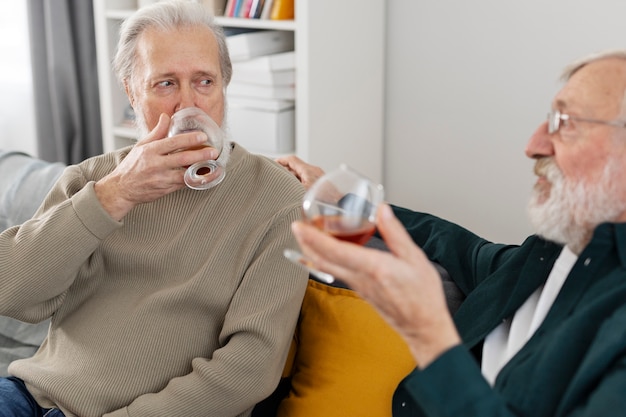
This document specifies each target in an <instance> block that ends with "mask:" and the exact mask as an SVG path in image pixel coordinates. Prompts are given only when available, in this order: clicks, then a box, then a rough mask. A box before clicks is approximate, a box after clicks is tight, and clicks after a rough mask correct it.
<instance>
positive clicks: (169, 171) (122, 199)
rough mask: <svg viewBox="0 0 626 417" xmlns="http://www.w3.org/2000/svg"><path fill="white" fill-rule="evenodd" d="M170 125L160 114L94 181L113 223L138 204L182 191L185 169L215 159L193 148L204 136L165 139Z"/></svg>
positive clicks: (204, 149)
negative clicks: (126, 153)
mask: <svg viewBox="0 0 626 417" xmlns="http://www.w3.org/2000/svg"><path fill="white" fill-rule="evenodd" d="M169 125H170V118H169V116H167V115H166V114H162V115H161V116H160V117H159V122H158V123H157V125H156V126H155V128H154V129H153V130H152V131H151V132H150V133H149V134H148V135H147V136H146V137H144V138H143V139H141V140H140V141H138V142H137V143H136V144H135V146H133V148H132V149H131V151H130V152H129V153H128V155H127V156H126V157H125V158H124V160H122V162H121V163H120V164H119V165H118V166H117V167H116V168H115V169H114V170H113V171H112V172H111V173H110V174H108V175H107V176H105V177H103V178H102V179H100V180H99V181H98V182H96V184H95V191H96V195H97V196H98V199H99V200H100V203H101V204H102V206H103V207H104V209H105V210H106V211H107V212H108V213H109V214H110V215H111V217H112V218H114V219H115V220H118V221H119V220H122V218H124V216H125V215H126V214H127V213H128V212H129V211H130V210H132V209H133V207H135V206H136V205H138V204H142V203H147V202H150V201H154V200H156V199H158V198H160V197H163V196H164V195H167V194H169V193H172V192H174V191H176V190H179V189H181V188H183V187H184V186H185V182H184V179H183V176H184V173H185V167H187V166H189V165H192V164H194V163H196V162H199V161H204V160H209V159H216V158H217V157H218V153H219V152H218V151H217V150H216V149H214V148H209V147H205V146H202V147H200V148H199V149H193V148H195V147H198V146H199V145H201V144H203V143H205V142H206V140H207V137H206V134H205V133H202V132H190V133H185V134H181V135H176V136H173V137H166V136H167V132H168V129H169ZM192 149H193V150H192Z"/></svg>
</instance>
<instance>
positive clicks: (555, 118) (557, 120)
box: [548, 110, 626, 135]
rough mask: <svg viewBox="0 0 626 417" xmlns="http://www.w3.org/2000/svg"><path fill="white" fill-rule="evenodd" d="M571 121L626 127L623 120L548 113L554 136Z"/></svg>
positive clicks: (550, 128)
mask: <svg viewBox="0 0 626 417" xmlns="http://www.w3.org/2000/svg"><path fill="white" fill-rule="evenodd" d="M570 120H573V121H575V122H585V123H597V124H603V125H609V126H616V127H626V122H624V121H622V120H598V119H587V118H584V117H576V116H570V115H569V114H565V113H561V112H560V111H558V110H552V111H551V112H550V113H548V133H550V134H551V135H552V134H553V133H556V132H558V131H559V129H560V128H561V126H565V127H567V125H568V123H569V121H570Z"/></svg>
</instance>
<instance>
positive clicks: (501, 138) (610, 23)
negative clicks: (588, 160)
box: [384, 0, 626, 243]
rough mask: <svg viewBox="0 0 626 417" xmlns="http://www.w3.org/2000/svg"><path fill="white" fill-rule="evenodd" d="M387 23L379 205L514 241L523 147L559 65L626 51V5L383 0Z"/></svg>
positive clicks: (570, 0)
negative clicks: (382, 201)
mask: <svg viewBox="0 0 626 417" xmlns="http://www.w3.org/2000/svg"><path fill="white" fill-rule="evenodd" d="M387 13H388V14H387V69H386V71H387V73H386V89H387V91H386V127H385V152H386V154H385V181H384V182H385V186H386V189H387V196H388V201H391V202H393V203H397V204H400V205H403V206H405V207H409V208H412V209H415V210H421V211H428V212H432V213H435V214H437V215H440V216H442V217H445V218H447V219H450V220H453V221H455V222H457V223H459V224H462V225H463V226H465V227H467V228H469V229H470V230H472V231H474V232H476V233H478V234H480V235H482V236H484V237H486V238H488V239H492V240H495V241H503V242H510V243H515V242H519V241H521V239H523V238H524V237H525V236H527V235H528V234H529V233H531V228H530V225H529V223H528V221H527V219H526V203H527V200H528V197H529V194H530V190H531V188H532V184H533V183H534V176H533V175H532V166H533V164H532V161H531V160H530V159H528V158H526V156H525V155H524V146H525V144H526V141H527V139H528V138H529V137H530V135H531V134H532V132H533V131H534V130H535V128H536V127H537V126H538V125H539V123H541V122H542V121H543V120H544V119H545V116H546V114H547V112H548V110H549V108H550V101H551V99H552V97H553V95H554V93H556V91H557V90H558V88H559V87H560V83H559V81H558V77H559V75H560V72H561V70H562V68H563V67H564V66H565V65H567V64H568V63H569V62H570V61H572V60H575V59H578V58H580V57H582V56H583V55H586V54H588V53H591V52H596V51H599V50H603V49H607V48H608V49H611V48H626V21H625V19H624V16H626V1H624V0H595V1H588V0H550V1H546V0H524V1H510V0H472V1H463V0H455V1H452V0H437V1H420V0H389V1H388V3H387Z"/></svg>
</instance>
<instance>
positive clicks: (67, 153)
mask: <svg viewBox="0 0 626 417" xmlns="http://www.w3.org/2000/svg"><path fill="white" fill-rule="evenodd" d="M28 19H29V30H30V40H31V56H32V64H33V88H34V91H35V118H36V123H37V147H38V156H39V158H41V159H44V160H47V161H50V162H63V163H65V164H74V163H78V162H80V161H82V160H84V159H86V158H88V157H90V156H94V155H97V154H100V153H102V130H101V121H100V102H99V93H98V72H97V65H96V42H95V33H94V18H93V2H92V1H84V0H79V1H76V0H28Z"/></svg>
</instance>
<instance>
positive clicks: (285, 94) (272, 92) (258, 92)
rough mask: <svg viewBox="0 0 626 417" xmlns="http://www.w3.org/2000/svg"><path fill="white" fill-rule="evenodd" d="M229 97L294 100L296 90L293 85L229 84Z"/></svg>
mask: <svg viewBox="0 0 626 417" xmlns="http://www.w3.org/2000/svg"><path fill="white" fill-rule="evenodd" d="M227 91H228V96H229V97H250V98H265V99H274V100H295V99H296V88H295V86H293V85H289V86H287V85H279V86H266V85H255V84H244V83H238V82H231V83H230V84H229V85H228V90H227Z"/></svg>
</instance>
